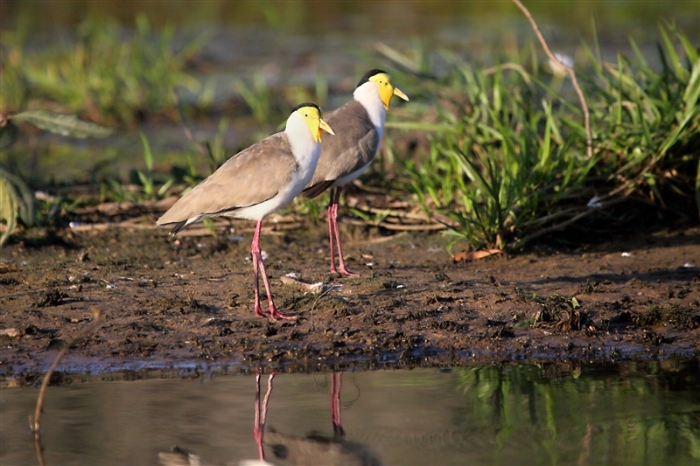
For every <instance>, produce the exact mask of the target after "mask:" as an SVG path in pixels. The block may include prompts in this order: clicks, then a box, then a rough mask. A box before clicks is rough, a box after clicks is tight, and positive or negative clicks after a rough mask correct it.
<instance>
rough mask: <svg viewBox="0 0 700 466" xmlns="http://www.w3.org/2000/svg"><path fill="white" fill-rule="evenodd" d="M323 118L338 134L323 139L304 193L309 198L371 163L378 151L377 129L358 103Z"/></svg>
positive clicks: (350, 104) (352, 103) (345, 106)
mask: <svg viewBox="0 0 700 466" xmlns="http://www.w3.org/2000/svg"><path fill="white" fill-rule="evenodd" d="M324 119H325V120H326V121H327V122H328V124H329V125H330V126H331V128H333V130H334V131H335V134H336V135H335V136H326V137H324V138H323V142H322V144H321V156H320V158H319V160H318V165H317V166H316V171H315V172H314V177H313V179H312V180H311V182H310V183H309V184H308V185H307V186H306V189H305V190H304V195H305V196H307V197H315V196H317V195H318V194H320V193H321V192H322V191H323V190H325V189H326V188H327V187H328V186H330V185H331V184H333V183H332V182H333V181H335V180H336V179H338V178H342V177H344V176H347V175H349V174H351V173H353V172H355V171H357V170H359V169H360V168H362V167H364V166H365V165H367V164H368V163H370V162H371V161H372V160H373V159H374V156H375V155H376V154H377V149H378V148H379V134H378V133H377V129H376V128H375V126H374V124H373V123H372V120H370V118H369V115H367V111H366V110H365V108H364V107H363V106H362V104H360V103H359V102H356V101H353V102H350V103H348V104H345V105H344V106H342V107H340V108H339V109H337V110H335V111H333V112H331V113H329V114H327V115H326V117H325V118H324ZM329 181H330V182H331V183H328V182H329ZM324 185H325V187H324V188H322V186H324Z"/></svg>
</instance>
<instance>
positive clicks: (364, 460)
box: [264, 372, 382, 466]
mask: <svg viewBox="0 0 700 466" xmlns="http://www.w3.org/2000/svg"><path fill="white" fill-rule="evenodd" d="M342 384H343V373H342V372H334V373H332V374H331V420H332V422H333V437H330V438H329V437H326V436H323V435H320V434H318V433H315V432H314V433H310V434H308V435H306V436H305V437H296V436H293V435H286V434H283V433H281V432H277V431H275V430H274V429H272V428H270V429H269V430H268V432H267V433H266V434H265V435H266V437H265V442H264V443H265V445H267V446H268V447H269V449H270V451H271V452H272V455H273V456H274V458H269V459H268V461H271V462H272V463H273V464H276V465H280V466H281V465H302V464H304V465H309V466H314V465H351V466H379V465H381V464H382V462H381V460H380V459H379V457H378V456H377V454H376V453H375V452H374V450H373V449H372V448H371V447H370V446H369V445H365V444H362V443H358V442H353V441H350V440H346V439H345V431H344V430H343V425H342V422H341V417H340V392H341V390H342ZM268 388H269V387H268Z"/></svg>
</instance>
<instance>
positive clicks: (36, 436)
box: [30, 307, 102, 463]
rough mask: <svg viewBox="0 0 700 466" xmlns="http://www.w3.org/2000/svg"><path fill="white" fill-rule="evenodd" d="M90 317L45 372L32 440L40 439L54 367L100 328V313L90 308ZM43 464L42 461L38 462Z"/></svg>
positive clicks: (31, 422) (38, 399)
mask: <svg viewBox="0 0 700 466" xmlns="http://www.w3.org/2000/svg"><path fill="white" fill-rule="evenodd" d="M92 315H93V317H94V319H93V321H92V322H90V323H89V324H88V325H86V326H85V327H83V328H82V329H81V330H80V331H79V332H78V334H77V335H76V336H75V337H73V339H71V340H69V341H68V342H67V343H66V346H64V347H63V349H62V350H61V351H60V352H59V353H58V355H57V356H56V359H54V361H53V363H52V364H51V367H49V370H48V371H47V372H46V375H45V376H44V381H43V382H42V383H41V389H40V390H39V398H37V400H36V409H35V410H34V419H33V420H31V419H30V426H31V428H32V431H33V432H34V440H36V441H38V440H39V438H40V434H39V430H40V428H41V424H40V421H41V410H42V408H43V406H44V397H45V395H46V387H48V386H49V381H50V380H51V375H53V371H54V370H55V369H56V366H58V363H59V362H60V361H61V359H62V358H63V356H65V355H66V353H67V352H68V350H69V349H70V347H71V346H72V345H74V344H75V343H76V342H77V341H78V340H80V339H81V338H83V336H84V335H87V334H88V333H90V332H93V331H94V330H95V329H97V327H99V326H100V324H101V323H102V313H101V312H100V310H99V309H97V308H96V307H93V308H92ZM38 448H39V450H38V453H40V448H41V447H40V446H39V447H38ZM40 462H41V463H43V461H40Z"/></svg>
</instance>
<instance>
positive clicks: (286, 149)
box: [158, 133, 298, 225]
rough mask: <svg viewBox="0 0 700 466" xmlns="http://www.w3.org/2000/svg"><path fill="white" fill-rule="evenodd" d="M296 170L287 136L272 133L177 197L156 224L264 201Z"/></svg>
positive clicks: (225, 210)
mask: <svg viewBox="0 0 700 466" xmlns="http://www.w3.org/2000/svg"><path fill="white" fill-rule="evenodd" d="M297 168H298V166H297V162H296V159H295V158H294V154H292V149H291V147H290V145H289V140H288V139H287V135H286V134H285V133H277V134H273V135H272V136H270V137H268V138H266V139H263V140H262V141H260V142H258V143H257V144H254V145H252V146H250V147H249V148H247V149H245V150H243V151H241V152H239V153H238V154H237V155H235V156H233V157H231V158H230V159H229V160H227V161H226V163H224V164H223V165H222V166H221V167H219V169H218V170H216V171H215V172H214V173H213V174H212V175H211V176H209V177H208V178H207V179H206V180H204V181H202V182H201V183H200V184H198V185H197V186H196V187H195V188H194V189H193V190H192V191H190V192H189V193H187V194H185V195H184V196H183V197H182V198H180V199H179V200H178V201H177V202H176V203H175V205H174V206H173V207H171V208H170V210H168V211H167V212H166V213H165V214H164V215H163V216H162V217H161V218H159V219H158V225H165V224H168V223H177V222H184V221H187V220H188V219H190V218H192V217H196V216H198V215H202V214H216V213H223V212H230V211H233V210H235V209H239V208H241V207H248V206H252V205H256V204H260V203H261V202H265V201H267V200H268V199H271V198H273V197H275V196H276V195H277V193H278V192H279V191H280V190H281V189H282V188H283V187H284V186H286V185H287V184H289V183H290V182H291V179H292V175H293V174H294V172H295V171H296V170H297Z"/></svg>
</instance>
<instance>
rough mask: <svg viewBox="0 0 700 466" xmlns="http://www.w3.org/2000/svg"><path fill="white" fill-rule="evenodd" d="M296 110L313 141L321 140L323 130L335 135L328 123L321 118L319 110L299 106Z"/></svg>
mask: <svg viewBox="0 0 700 466" xmlns="http://www.w3.org/2000/svg"><path fill="white" fill-rule="evenodd" d="M297 112H299V114H300V115H301V116H302V117H303V118H304V121H305V122H306V125H307V126H308V127H309V131H310V132H311V137H313V138H314V141H315V142H321V138H322V133H323V132H324V131H326V132H328V133H330V134H332V135H335V133H334V132H333V130H332V129H331V127H330V126H329V125H328V123H326V122H325V121H324V120H323V118H321V112H320V111H319V110H318V109H317V108H316V107H301V108H300V109H298V110H297Z"/></svg>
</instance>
